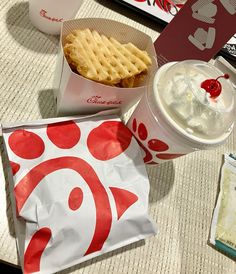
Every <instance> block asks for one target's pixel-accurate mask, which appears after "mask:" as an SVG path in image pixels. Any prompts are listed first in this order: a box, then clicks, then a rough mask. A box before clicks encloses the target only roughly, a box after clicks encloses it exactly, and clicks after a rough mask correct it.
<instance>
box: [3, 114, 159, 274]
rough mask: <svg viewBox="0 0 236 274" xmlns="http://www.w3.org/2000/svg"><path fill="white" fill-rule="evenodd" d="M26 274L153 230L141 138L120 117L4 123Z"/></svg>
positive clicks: (44, 270) (51, 270)
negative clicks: (140, 143) (138, 138)
mask: <svg viewBox="0 0 236 274" xmlns="http://www.w3.org/2000/svg"><path fill="white" fill-rule="evenodd" d="M3 138H4V145H5V148H6V151H7V155H8V158H9V161H10V165H9V166H11V168H9V178H10V180H9V181H10V188H11V194H12V204H13V212H14V215H15V218H14V219H15V228H16V234H17V243H18V248H19V255H20V259H21V264H22V269H23V271H24V273H54V272H56V271H59V270H62V269H64V268H67V267H70V266H72V265H75V264H78V263H80V262H83V261H85V260H88V259H91V258H93V257H96V256H98V255H101V254H103V253H105V252H108V251H111V250H114V249H116V248H120V247H122V246H124V245H127V244H130V243H132V242H135V241H138V240H140V239H144V238H146V237H147V236H150V235H153V234H155V228H154V226H153V224H152V222H151V220H150V219H149V217H148V215H147V210H148V194H149V181H148V177H147V174H146V170H145V167H144V164H143V161H142V157H141V153H140V149H139V146H138V144H137V143H136V141H135V139H134V138H133V137H132V134H131V132H130V131H129V130H128V129H127V128H126V127H125V126H124V125H123V124H122V123H121V121H120V119H119V118H117V116H116V115H114V114H113V115H111V113H109V112H108V113H103V114H101V115H93V116H84V117H80V118H79V117H77V118H54V119H46V120H42V121H38V122H35V123H25V124H18V125H15V126H4V127H3Z"/></svg>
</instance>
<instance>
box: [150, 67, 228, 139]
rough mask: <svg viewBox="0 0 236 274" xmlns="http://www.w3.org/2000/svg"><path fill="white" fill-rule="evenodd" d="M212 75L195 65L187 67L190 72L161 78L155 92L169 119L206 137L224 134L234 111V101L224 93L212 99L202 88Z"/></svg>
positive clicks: (197, 134)
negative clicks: (228, 119)
mask: <svg viewBox="0 0 236 274" xmlns="http://www.w3.org/2000/svg"><path fill="white" fill-rule="evenodd" d="M173 67H174V66H173ZM209 78H213V77H212V76H209V74H207V73H204V71H201V70H198V69H195V68H194V67H191V68H190V69H189V68H188V71H187V73H184V70H179V71H178V70H175V71H174V73H169V74H168V73H165V74H164V76H163V77H160V79H159V81H157V83H156V84H157V89H156V93H155V94H154V97H155V98H156V100H159V101H161V104H162V106H163V108H164V110H165V111H166V112H167V114H168V115H169V116H170V118H171V119H172V120H173V121H174V122H175V123H177V124H178V125H179V126H180V127H181V128H182V129H184V130H185V132H186V133H187V134H190V135H195V136H197V137H200V138H205V139H211V138H217V137H219V136H220V135H222V134H224V133H225V126H226V125H225V118H227V116H228V113H230V111H231V110H232V102H230V104H229V102H228V101H227V100H225V96H222V94H220V95H219V96H218V97H216V98H212V97H211V95H210V94H209V93H207V92H206V91H205V89H203V88H201V83H202V82H203V81H204V80H206V79H209ZM223 81H224V82H225V81H226V80H225V79H222V83H223ZM224 84H225V83H224ZM160 91H161V92H160ZM157 92H158V94H157ZM227 126H228V125H227Z"/></svg>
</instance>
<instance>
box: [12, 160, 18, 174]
mask: <svg viewBox="0 0 236 274" xmlns="http://www.w3.org/2000/svg"><path fill="white" fill-rule="evenodd" d="M10 165H11V170H12V174H13V176H14V175H15V174H16V173H17V172H18V170H19V169H20V165H19V164H17V163H15V162H12V161H10Z"/></svg>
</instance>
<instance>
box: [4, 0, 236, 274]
mask: <svg viewBox="0 0 236 274" xmlns="http://www.w3.org/2000/svg"><path fill="white" fill-rule="evenodd" d="M82 17H102V18H109V19H113V20H117V21H120V22H123V23H126V24H129V25H131V26H133V27H136V28H137V29H139V30H141V31H143V32H145V33H147V34H148V35H149V36H150V37H151V38H152V39H153V41H154V40H155V39H156V38H157V37H158V35H159V33H160V31H161V27H160V26H158V25H157V23H156V22H153V21H151V20H150V19H148V18H145V17H142V16H137V14H136V13H135V12H134V11H132V10H128V9H127V8H125V7H123V6H121V5H119V4H118V3H115V2H113V1H94V0H86V1H84V2H83V5H82V7H81V8H80V10H79V12H78V13H77V15H76V18H82ZM0 30H1V43H0V67H1V69H0V121H1V123H7V122H16V121H29V120H37V119H41V118H48V117H54V116H55V115H56V114H55V113H56V111H55V100H54V97H53V79H54V72H55V66H56V59H57V51H58V43H59V38H58V37H57V36H52V35H46V34H44V33H41V32H39V31H38V30H37V29H36V28H34V27H33V26H32V24H31V23H30V20H29V17H28V2H27V1H19V0H18V1H17V0H2V1H1V2H0ZM235 134H236V132H235V130H234V132H233V133H232V134H231V136H230V138H229V139H228V140H227V142H226V143H225V144H224V145H222V146H220V147H218V148H216V149H214V150H209V151H197V152H194V153H191V154H188V155H187V156H183V157H180V158H178V159H175V160H173V161H169V162H167V163H165V164H162V165H160V166H152V167H149V166H147V172H148V176H149V179H150V184H151V189H150V196H149V213H150V216H151V217H152V219H153V220H154V222H155V223H156V224H157V227H158V233H157V235H156V236H153V237H151V238H148V239H147V240H145V241H144V240H142V241H139V242H137V243H134V244H131V245H129V246H126V247H123V248H120V249H118V250H115V251H112V252H110V253H108V254H105V255H102V256H100V257H97V258H94V259H92V260H89V261H87V262H84V263H82V264H80V265H76V266H74V267H71V268H69V269H66V270H64V271H61V272H60V273H102V274H105V273H117V274H119V273H147V274H148V273H150V274H151V273H162V274H165V273H201V274H203V273H207V274H208V273H214V274H217V273H219V274H220V273H224V274H230V273H236V264H235V262H234V261H233V260H231V259H230V258H228V257H226V256H224V255H223V254H221V253H220V252H218V251H216V250H215V249H213V248H212V247H211V246H209V245H208V238H209V231H210V225H211V218H212V213H213V210H214V206H215V201H216V197H217V188H218V183H219V175H220V168H221V164H222V155H223V153H225V152H230V151H235V150H236V141H235V140H236V139H235ZM1 152H3V146H2V139H1ZM1 154H2V155H3V153H1ZM2 162H3V163H4V157H3V156H2V161H0V170H1V171H0V207H1V208H0V260H1V261H4V262H7V263H10V264H13V265H19V259H18V255H17V249H16V242H15V232H14V224H13V217H12V209H11V205H10V198H9V187H8V182H7V180H5V178H4V173H3V171H2V170H3V168H2ZM62 256H63V254H62Z"/></svg>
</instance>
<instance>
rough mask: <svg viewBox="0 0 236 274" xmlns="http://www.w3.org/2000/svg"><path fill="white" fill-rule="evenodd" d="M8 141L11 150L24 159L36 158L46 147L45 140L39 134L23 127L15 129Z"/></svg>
mask: <svg viewBox="0 0 236 274" xmlns="http://www.w3.org/2000/svg"><path fill="white" fill-rule="evenodd" d="M8 143H9V146H10V148H11V150H12V151H13V152H14V153H15V154H16V155H17V156H19V157H21V158H23V159H36V158H38V157H40V156H41V155H42V154H43V152H44V149H45V145H44V142H43V140H42V139H41V138H40V137H39V136H38V135H37V134H35V133H33V132H30V131H27V130H23V129H20V130H16V131H14V132H13V133H12V134H11V135H10V137H9V139H8Z"/></svg>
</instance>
